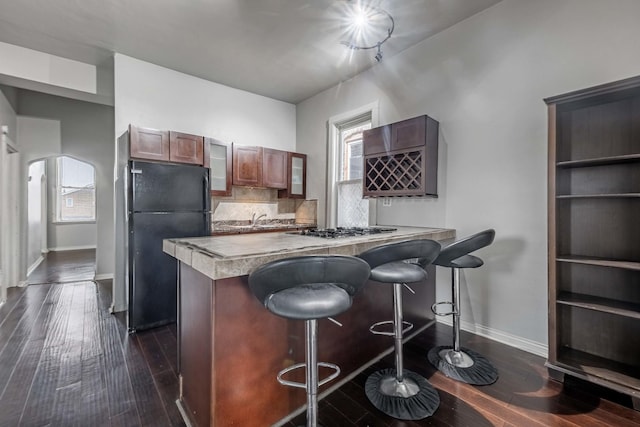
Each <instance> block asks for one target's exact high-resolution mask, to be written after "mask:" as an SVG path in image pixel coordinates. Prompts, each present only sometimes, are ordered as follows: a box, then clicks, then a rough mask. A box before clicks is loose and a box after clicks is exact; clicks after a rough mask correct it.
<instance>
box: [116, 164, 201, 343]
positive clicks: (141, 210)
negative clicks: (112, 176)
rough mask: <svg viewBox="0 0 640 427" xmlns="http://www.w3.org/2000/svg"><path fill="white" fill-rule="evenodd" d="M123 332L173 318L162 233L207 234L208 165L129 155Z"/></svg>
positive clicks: (170, 267) (172, 270)
mask: <svg viewBox="0 0 640 427" xmlns="http://www.w3.org/2000/svg"><path fill="white" fill-rule="evenodd" d="M128 166H129V170H128V172H129V173H128V183H127V222H128V224H127V228H128V251H129V257H128V265H127V268H128V280H129V286H128V288H129V312H128V327H129V332H135V331H136V330H141V329H148V328H152V327H156V326H161V325H164V324H167V323H172V322H175V321H176V311H177V310H176V305H177V287H176V284H177V262H176V259H175V258H173V257H171V256H169V255H167V254H165V253H164V252H163V251H162V241H163V239H168V238H173V237H197V236H207V235H209V234H210V229H211V226H210V206H211V199H210V193H209V169H208V168H204V167H200V166H193V165H177V164H168V163H153V162H144V161H135V160H133V161H129V165H128Z"/></svg>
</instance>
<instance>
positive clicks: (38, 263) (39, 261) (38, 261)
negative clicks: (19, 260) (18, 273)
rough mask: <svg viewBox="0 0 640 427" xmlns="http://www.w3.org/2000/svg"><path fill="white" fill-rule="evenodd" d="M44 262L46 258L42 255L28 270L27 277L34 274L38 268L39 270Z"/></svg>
mask: <svg viewBox="0 0 640 427" xmlns="http://www.w3.org/2000/svg"><path fill="white" fill-rule="evenodd" d="M42 261H44V257H43V256H42V255H40V256H39V257H38V259H37V260H35V261H34V262H33V264H31V266H30V267H29V268H28V269H27V277H29V275H30V274H31V273H33V270H35V269H36V268H38V266H39V265H40V263H41V262H42Z"/></svg>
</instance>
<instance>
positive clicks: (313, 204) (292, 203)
mask: <svg viewBox="0 0 640 427" xmlns="http://www.w3.org/2000/svg"><path fill="white" fill-rule="evenodd" d="M211 207H212V209H213V215H212V221H213V223H214V224H215V223H216V222H229V221H239V222H240V221H242V222H244V221H251V220H252V218H254V217H255V218H257V217H259V216H261V215H266V216H264V217H262V218H261V219H260V221H262V222H269V223H292V224H293V223H295V224H309V225H315V224H316V223H317V217H318V215H317V210H318V203H317V200H299V199H278V192H277V190H271V189H265V188H247V187H233V188H232V195H231V196H230V197H212V198H211Z"/></svg>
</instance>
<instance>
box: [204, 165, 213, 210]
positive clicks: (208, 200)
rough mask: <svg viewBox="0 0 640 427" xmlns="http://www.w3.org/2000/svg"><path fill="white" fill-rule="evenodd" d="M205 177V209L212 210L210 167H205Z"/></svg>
mask: <svg viewBox="0 0 640 427" xmlns="http://www.w3.org/2000/svg"><path fill="white" fill-rule="evenodd" d="M203 178H204V210H205V212H209V211H210V210H211V191H210V190H209V169H205V173H204V175H203Z"/></svg>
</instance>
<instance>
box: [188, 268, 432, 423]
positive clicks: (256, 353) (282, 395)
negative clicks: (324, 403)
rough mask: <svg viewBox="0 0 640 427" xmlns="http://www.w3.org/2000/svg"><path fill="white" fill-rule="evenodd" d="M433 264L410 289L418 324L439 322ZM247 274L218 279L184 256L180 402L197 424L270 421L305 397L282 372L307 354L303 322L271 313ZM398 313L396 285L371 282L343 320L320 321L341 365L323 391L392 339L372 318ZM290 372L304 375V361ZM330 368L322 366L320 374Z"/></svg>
mask: <svg viewBox="0 0 640 427" xmlns="http://www.w3.org/2000/svg"><path fill="white" fill-rule="evenodd" d="M428 271H429V278H428V279H427V280H426V281H425V282H424V283H419V284H415V286H412V289H413V290H414V291H415V292H416V294H415V295H413V294H411V293H408V292H407V293H405V298H404V316H405V320H407V321H409V322H412V323H413V324H414V330H413V331H416V330H419V329H421V328H423V327H425V326H427V325H430V324H432V323H433V318H434V316H433V314H432V313H431V310H430V307H431V304H433V302H434V299H435V268H434V267H433V266H431V267H430V268H429V270H428ZM247 277H248V276H246V275H245V276H241V277H232V278H226V279H219V280H213V279H210V278H209V277H207V276H205V275H204V274H202V273H199V272H198V271H196V270H194V269H193V268H191V267H190V266H189V265H187V264H185V263H183V262H180V266H179V285H178V287H179V291H178V292H179V319H178V332H179V338H178V345H179V370H180V381H181V395H180V402H181V404H182V405H183V408H184V410H185V411H184V412H186V413H187V414H188V416H189V421H190V422H191V423H192V424H193V425H194V426H199V427H204V426H242V427H250V426H256V427H257V426H260V427H264V426H269V425H272V424H274V423H277V422H278V421H280V420H282V419H284V418H286V417H288V416H289V415H290V414H292V413H295V412H296V411H299V410H300V408H301V407H302V406H303V405H304V404H305V403H306V399H305V391H304V389H301V388H292V387H286V386H283V385H281V384H279V383H278V382H277V380H276V375H277V373H278V372H279V371H280V370H281V369H283V368H285V367H288V366H291V365H292V364H294V363H299V362H304V359H305V354H304V348H305V346H304V322H303V321H293V320H288V319H284V318H281V317H278V316H276V315H274V314H272V313H270V312H269V311H268V310H267V309H266V308H264V307H263V306H262V304H260V302H259V301H258V300H257V299H256V298H255V297H254V296H253V294H252V293H251V291H250V289H249V286H248V283H247ZM392 318H393V292H392V287H391V286H387V285H382V284H378V283H376V282H369V283H368V284H367V285H366V286H365V288H364V289H363V291H362V292H361V293H359V294H358V295H356V297H355V298H354V301H353V306H352V307H351V309H349V310H348V311H346V312H345V313H343V314H341V315H340V316H338V317H336V320H338V321H339V322H341V323H342V324H343V327H339V326H338V325H336V324H334V323H332V322H331V321H329V320H321V321H320V322H319V334H318V340H319V341H318V360H319V361H324V362H331V363H336V364H337V365H338V366H340V369H341V371H342V372H341V374H340V376H339V377H338V379H336V380H334V381H332V382H330V383H328V384H327V385H325V386H323V387H322V388H321V389H320V392H322V391H323V390H326V389H328V388H330V387H332V386H333V387H335V385H336V384H339V383H340V381H345V380H346V379H348V378H347V377H348V376H349V375H351V374H352V373H354V372H355V371H358V370H360V369H361V368H363V367H365V366H368V365H370V364H371V363H373V362H374V361H375V360H376V359H377V358H378V357H379V356H380V355H381V354H382V353H384V352H386V351H387V350H389V349H390V348H392V347H393V339H392V338H391V337H387V336H380V335H373V334H371V333H370V332H369V327H370V326H371V324H373V323H375V322H378V321H382V320H391V319H392ZM413 331H412V332H413ZM298 372H299V373H300V375H297V373H298ZM294 374H295V375H294ZM291 375H292V376H291V377H290V379H294V380H296V381H301V382H304V369H301V370H299V371H297V372H295V373H292V374H291ZM325 375H326V372H324V371H323V369H321V370H320V377H321V378H323V377H324V376H325Z"/></svg>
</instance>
